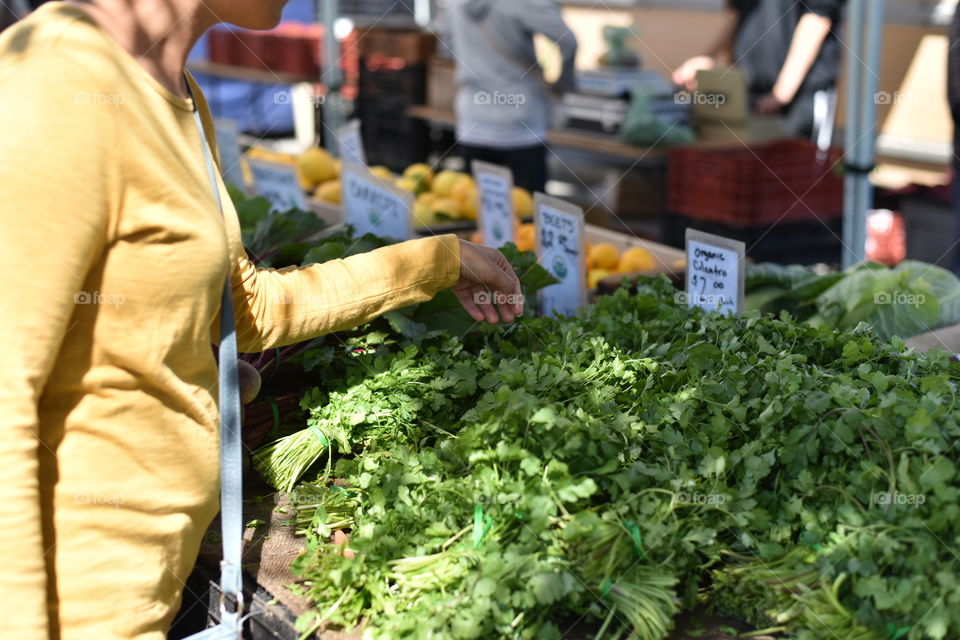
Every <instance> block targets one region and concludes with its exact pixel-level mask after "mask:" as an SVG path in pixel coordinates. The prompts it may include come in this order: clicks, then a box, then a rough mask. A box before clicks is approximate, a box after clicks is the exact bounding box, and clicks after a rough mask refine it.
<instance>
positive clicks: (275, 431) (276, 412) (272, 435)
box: [267, 398, 280, 440]
mask: <svg viewBox="0 0 960 640" xmlns="http://www.w3.org/2000/svg"><path fill="white" fill-rule="evenodd" d="M267 402H269V403H270V411H271V413H273V426H271V427H270V432H269V433H268V434H267V440H276V439H277V436H278V435H279V434H280V408H279V407H278V406H277V401H276V400H275V399H274V398H267Z"/></svg>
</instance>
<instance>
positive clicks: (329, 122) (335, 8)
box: [317, 0, 345, 155]
mask: <svg viewBox="0 0 960 640" xmlns="http://www.w3.org/2000/svg"><path fill="white" fill-rule="evenodd" d="M339 13H340V6H339V2H338V0H317V15H318V16H319V17H320V22H322V23H323V68H322V69H321V72H320V82H321V83H322V84H324V85H326V87H327V95H326V97H325V98H324V101H323V110H322V111H323V127H324V136H323V141H324V146H325V147H326V148H327V149H328V150H329V151H330V152H331V153H333V154H334V155H338V152H339V148H338V147H339V145H338V144H337V132H338V131H339V130H340V128H341V127H342V126H343V125H344V120H345V118H344V113H343V98H342V97H341V95H340V89H341V88H342V87H343V72H342V71H341V69H340V46H339V43H338V42H337V37H336V35H335V34H334V32H333V25H334V23H335V22H336V21H337V17H338V14H339Z"/></svg>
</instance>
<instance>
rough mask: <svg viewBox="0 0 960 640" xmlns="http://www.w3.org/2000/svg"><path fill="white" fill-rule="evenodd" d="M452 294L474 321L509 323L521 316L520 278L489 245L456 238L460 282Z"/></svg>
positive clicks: (501, 255)
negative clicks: (484, 245) (458, 248)
mask: <svg viewBox="0 0 960 640" xmlns="http://www.w3.org/2000/svg"><path fill="white" fill-rule="evenodd" d="M453 293H454V294H455V295H456V296H457V299H458V300H460V304H462V305H463V308H464V309H466V310H467V313H469V314H470V317H471V318H473V319H474V320H476V321H477V322H483V321H484V320H486V321H487V322H489V323H491V324H496V323H497V322H498V321H499V320H500V319H503V321H504V322H512V321H513V319H514V318H516V317H517V316H520V315H523V294H522V293H521V291H520V279H519V278H517V274H515V273H514V272H513V267H512V266H510V262H509V261H507V259H506V258H505V257H504V256H503V254H502V253H500V252H499V251H497V250H496V249H491V248H490V247H483V246H480V245H478V244H474V243H472V242H467V241H466V240H461V241H460V281H459V282H457V284H456V285H454V287H453ZM494 305H496V308H495V307H494ZM497 309H499V310H500V315H499V317H498V316H497Z"/></svg>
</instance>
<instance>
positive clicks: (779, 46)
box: [673, 0, 844, 137]
mask: <svg viewBox="0 0 960 640" xmlns="http://www.w3.org/2000/svg"><path fill="white" fill-rule="evenodd" d="M843 5H844V0H800V1H797V0H728V11H727V19H726V24H725V28H724V29H723V30H722V33H721V34H720V37H719V38H718V40H717V41H716V43H715V46H714V47H712V48H710V49H708V51H707V53H706V54H704V55H701V56H696V57H694V58H690V59H689V60H687V61H686V62H684V63H683V64H682V65H681V66H680V67H679V68H678V69H677V70H676V71H675V72H674V74H673V80H674V82H676V83H677V84H678V85H682V86H684V87H685V88H686V89H688V90H689V91H694V90H695V89H696V77H697V71H700V70H701V69H711V68H713V67H714V66H716V64H717V60H718V58H719V57H721V56H722V55H723V54H727V55H728V56H729V58H730V61H731V62H732V63H733V64H734V65H735V66H736V67H738V68H740V69H742V70H743V72H744V75H745V76H746V79H747V90H748V91H749V94H750V100H751V104H752V105H753V109H754V111H755V112H756V113H758V114H763V115H774V114H779V115H780V116H781V118H782V124H783V128H784V131H785V132H786V133H787V134H788V135H793V136H804V137H809V136H810V135H811V134H812V132H813V129H814V111H815V101H816V99H817V98H816V96H817V95H818V94H821V95H824V94H823V92H832V91H835V88H836V85H837V79H838V78H839V77H840V57H841V46H842V45H841V42H840V36H839V33H840V23H841V18H842V10H843Z"/></svg>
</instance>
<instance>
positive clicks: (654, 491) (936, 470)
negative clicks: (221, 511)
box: [237, 196, 960, 640]
mask: <svg viewBox="0 0 960 640" xmlns="http://www.w3.org/2000/svg"><path fill="white" fill-rule="evenodd" d="M237 198H238V201H237V208H238V213H239V215H240V218H241V220H243V221H244V242H245V244H246V245H247V246H248V249H249V251H250V253H251V256H253V257H254V259H255V261H257V262H258V263H259V264H261V265H263V266H272V267H285V266H293V265H300V264H305V263H309V262H316V261H323V260H329V259H332V258H339V257H343V256H344V255H349V254H350V253H351V252H357V251H362V250H368V249H370V248H375V247H376V246H381V245H382V244H386V243H387V241H386V240H383V239H378V238H375V237H371V236H365V237H364V238H362V239H356V238H352V237H351V236H350V235H349V230H346V229H342V228H329V227H327V226H325V225H324V224H323V223H322V222H321V221H320V220H319V219H318V218H317V216H316V215H314V214H312V213H307V212H297V211H291V212H287V213H275V214H270V213H269V212H268V210H267V209H268V207H267V206H266V204H265V203H264V202H262V201H257V200H245V199H243V198H241V197H239V196H237ZM589 231H590V233H592V234H593V235H592V237H593V238H594V240H595V241H597V240H602V241H604V242H606V243H609V244H613V243H620V244H619V245H618V246H615V247H613V248H614V249H620V250H623V249H628V248H630V246H631V245H636V244H637V243H640V244H642V245H643V248H644V249H645V250H646V251H648V252H650V253H651V254H653V255H654V256H656V260H657V261H658V262H659V263H660V264H658V265H656V266H657V267H658V268H660V269H665V270H667V271H669V266H670V261H672V260H674V259H675V258H677V257H678V253H679V252H677V251H676V250H672V249H667V248H662V247H659V246H658V245H656V244H652V243H648V242H645V241H642V240H639V239H632V238H624V237H622V236H620V235H617V234H613V233H611V232H609V231H606V230H602V229H591V230H589ZM502 251H503V252H504V254H505V256H506V257H507V259H508V260H509V261H510V262H511V264H512V265H513V267H514V269H515V270H516V271H517V273H518V275H520V276H521V282H522V284H523V288H524V295H525V296H526V298H527V300H528V301H532V300H535V299H536V293H537V291H538V290H539V289H541V288H543V287H544V286H549V285H550V284H551V282H552V279H551V277H550V276H549V274H548V273H547V272H546V271H545V270H544V269H542V268H541V267H540V266H539V265H537V263H536V256H535V255H533V254H532V252H520V251H518V250H517V249H516V248H515V247H511V246H506V247H504V248H503V249H502ZM634 280H635V282H634V284H633V285H632V287H631V288H630V289H626V288H618V289H617V290H615V291H613V292H612V293H611V295H607V296H602V297H600V298H597V299H596V302H594V303H592V304H590V305H588V307H587V308H585V309H584V311H583V313H582V314H581V315H579V316H577V317H571V318H559V317H549V318H547V317H540V318H536V317H529V316H532V315H533V314H532V313H528V314H527V315H528V317H525V318H524V319H522V320H519V321H517V322H515V323H513V324H512V325H510V326H506V327H499V328H498V327H492V326H486V325H478V324H477V323H475V322H473V321H472V320H470V319H469V318H468V317H467V316H466V314H465V313H463V311H462V310H461V309H459V307H458V305H457V303H456V300H455V299H453V297H452V295H449V293H442V294H440V295H438V296H437V297H436V298H435V299H434V300H432V301H430V302H426V303H422V304H420V305H416V306H414V307H411V308H408V309H404V310H400V311H396V312H390V313H388V314H386V315H385V316H384V317H382V318H380V319H378V320H376V321H374V322H372V323H370V324H368V325H366V326H364V327H359V328H357V329H353V330H349V331H342V332H338V333H336V334H333V335H331V336H326V337H323V338H318V339H317V340H314V341H311V342H310V343H305V344H302V345H292V346H290V347H285V348H284V349H281V350H278V351H277V352H276V353H269V354H248V355H245V356H243V358H244V360H246V361H247V362H248V363H250V364H251V365H252V366H253V367H254V368H256V369H257V370H259V371H260V372H261V374H262V375H263V378H264V386H263V391H262V392H261V396H263V397H262V398H260V399H257V400H254V401H253V403H252V404H250V405H248V406H247V419H248V421H247V424H246V426H245V429H251V430H254V431H258V432H259V433H261V434H262V437H261V438H260V439H259V442H252V443H250V446H251V447H252V448H254V453H253V455H252V462H253V468H254V469H255V470H256V473H257V474H258V475H259V476H261V477H262V478H264V479H265V480H266V481H267V482H268V483H269V484H270V485H271V486H272V487H274V488H276V489H277V490H279V491H280V493H278V494H272V493H270V497H268V498H265V499H264V500H263V504H260V505H256V504H252V505H251V509H250V510H249V511H248V513H247V514H246V519H247V520H249V519H250V518H251V516H252V517H253V518H254V519H256V520H259V521H261V522H259V523H258V526H257V527H256V531H255V532H252V535H251V538H250V540H251V546H250V548H249V549H248V553H247V555H246V559H245V561H246V562H249V563H250V565H249V568H250V570H251V577H252V576H256V581H257V582H258V583H259V588H263V589H264V590H265V592H264V593H263V594H261V596H262V597H257V598H255V601H259V602H260V603H261V604H257V605H256V606H257V607H262V608H263V610H264V611H265V613H264V614H263V619H265V620H267V619H269V620H270V621H271V622H270V624H269V625H267V626H270V625H272V627H273V630H272V631H271V633H275V635H274V636H273V637H276V638H279V639H281V640H285V638H286V637H287V636H284V635H283V633H289V630H290V625H291V624H294V623H293V622H291V620H297V619H299V621H298V622H297V623H295V626H296V630H299V631H300V632H304V633H306V634H307V635H308V636H309V635H316V634H318V633H319V637H321V638H331V639H332V638H345V637H349V638H353V637H359V636H355V635H354V636H351V635H347V636H333V635H329V634H330V633H340V632H344V631H345V632H346V633H347V634H350V633H357V631H358V630H362V633H363V637H373V638H417V637H426V636H428V635H430V634H431V633H432V634H434V635H433V637H442V638H447V637H449V638H461V637H462V638H473V637H506V638H514V637H516V638H521V637H545V638H561V637H564V638H581V637H582V638H584V639H586V638H598V639H599V638H610V639H613V638H617V639H620V638H626V637H635V638H641V639H643V640H660V639H663V638H675V639H678V640H679V639H681V638H682V639H683V640H686V638H702V637H713V638H726V637H731V636H733V637H755V638H762V637H767V638H769V637H785V638H786V637H789V638H797V639H798V640H808V639H809V640H814V639H818V638H833V637H836V638H844V639H847V638H851V639H856V640H884V639H887V640H889V639H900V638H907V639H908V640H920V639H921V638H941V639H942V638H951V637H956V634H957V631H958V630H960V618H958V615H957V613H956V612H957V609H956V608H955V607H953V605H952V603H953V602H954V599H955V598H957V597H960V596H958V594H960V591H957V589H956V588H955V587H954V586H953V585H954V582H952V580H954V579H955V576H956V574H957V573H958V571H960V560H958V558H957V557H956V556H955V555H953V552H952V551H951V550H950V548H949V545H948V544H945V543H944V542H943V541H945V540H953V539H954V538H955V535H956V532H955V527H956V522H957V521H958V520H960V516H958V513H960V512H958V507H957V505H956V496H957V492H958V491H960V488H958V485H957V482H958V480H960V478H958V476H957V469H956V454H955V452H954V451H953V449H954V444H955V443H956V440H957V439H958V438H960V424H958V422H957V420H956V413H955V411H954V410H953V406H954V404H955V401H956V384H957V382H958V381H960V364H958V363H956V362H955V358H952V357H951V353H950V350H949V348H947V353H944V352H943V351H942V350H941V351H938V350H932V351H930V352H929V354H920V353H917V352H916V351H912V350H909V349H908V347H907V345H906V344H905V343H904V341H903V338H906V337H910V336H913V335H916V334H920V333H925V332H927V331H926V330H928V329H936V328H938V327H940V328H941V329H940V330H939V333H938V334H937V336H936V337H934V338H933V339H934V340H937V338H940V339H941V340H942V344H943V345H944V346H945V347H949V344H950V343H949V342H947V340H946V337H947V336H948V334H955V333H956V328H955V327H954V328H952V329H950V328H949V327H951V325H956V324H957V323H958V322H960V317H958V314H960V280H958V279H957V278H956V277H955V276H952V274H949V272H946V271H944V270H942V269H939V268H937V267H934V266H932V265H923V264H918V263H904V264H903V265H901V266H900V267H897V268H895V269H888V268H886V267H881V266H879V265H863V266H859V267H857V268H854V269H850V270H847V271H845V272H840V273H823V272H815V271H813V270H810V269H806V268H803V267H798V266H791V267H784V266H779V265H770V264H758V265H750V266H749V268H748V269H747V273H746V286H747V288H746V296H745V298H744V300H745V304H746V306H747V307H748V309H749V310H747V311H745V312H744V315H743V317H742V318H730V317H724V316H720V315H719V314H717V313H704V312H703V311H701V310H698V309H687V308H686V307H685V306H681V305H680V303H678V302H677V296H675V289H674V286H673V285H671V284H670V283H669V282H668V281H667V279H666V278H663V277H658V278H643V277H638V278H635V279H634ZM894 287H898V288H900V289H901V291H900V294H902V296H903V297H904V299H903V300H901V299H900V297H897V298H896V299H892V300H886V299H885V298H884V297H883V296H882V295H880V294H882V293H883V292H884V291H885V290H886V289H892V288H894ZM878 296H879V297H878ZM906 296H910V298H909V299H906ZM908 307H909V308H908ZM531 311H532V310H531ZM928 337H929V336H928ZM290 398H292V400H288V399H290ZM269 403H273V404H274V406H275V407H280V410H279V411H273V412H272V413H271V411H270V409H269V408H267V409H266V410H264V407H265V406H266V407H269ZM297 406H299V409H298V408H297ZM264 424H266V426H267V427H268V428H267V429H263V426H264ZM263 492H268V491H267V490H263ZM257 495H263V493H262V492H261V493H254V495H251V496H250V497H251V498H253V497H255V496H257ZM275 501H279V509H274V506H275V504H276V503H275ZM254 503H255V501H254ZM263 509H267V510H271V509H273V511H271V512H270V513H269V514H267V513H265V512H264V511H263ZM255 536H259V538H258V537H255ZM257 540H263V544H262V546H259V545H258V544H257ZM301 549H302V550H303V552H302V553H299V551H300V550H301ZM931 576H935V578H933V579H935V580H936V582H931V580H932V579H931ZM291 586H292V587H293V591H290V590H289V588H290V587H291ZM273 599H275V600H276V601H277V603H278V604H279V605H282V606H281V607H279V609H280V610H279V611H273V612H272V613H271V609H270V607H274V606H275V605H274V604H270V603H271V602H272V600H273ZM691 611H693V612H696V613H687V612H691ZM709 616H732V617H733V618H734V619H739V620H743V621H744V622H743V623H736V622H731V621H730V620H729V619H727V618H724V619H723V620H718V619H714V618H710V617H709ZM281 630H282V631H281ZM751 630H755V631H751ZM745 632H746V633H747V634H748V635H747V636H744V635H742V634H743V633H745ZM724 634H727V635H724ZM264 637H271V636H264Z"/></svg>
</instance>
